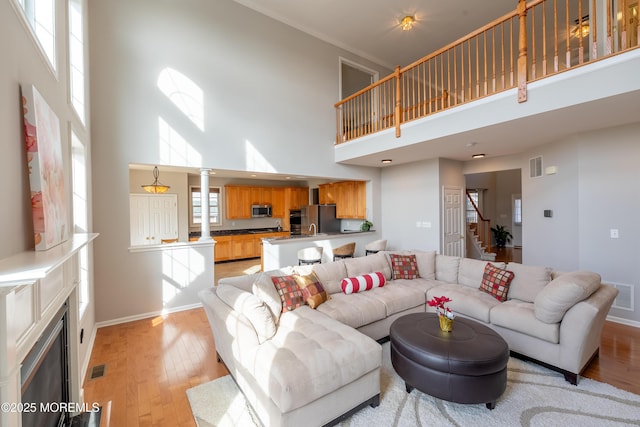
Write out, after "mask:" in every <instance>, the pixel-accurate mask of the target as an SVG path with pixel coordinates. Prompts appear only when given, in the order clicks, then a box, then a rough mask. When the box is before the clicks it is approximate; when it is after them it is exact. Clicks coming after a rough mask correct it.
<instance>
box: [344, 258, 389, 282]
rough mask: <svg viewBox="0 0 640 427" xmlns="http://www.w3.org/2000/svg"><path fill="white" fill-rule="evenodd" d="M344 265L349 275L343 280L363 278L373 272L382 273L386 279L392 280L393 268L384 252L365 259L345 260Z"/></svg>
mask: <svg viewBox="0 0 640 427" xmlns="http://www.w3.org/2000/svg"><path fill="white" fill-rule="evenodd" d="M344 263H345V267H346V269H347V274H345V275H344V276H342V278H345V277H354V276H361V275H363V274H367V273H371V272H372V271H380V272H382V274H384V277H385V279H387V280H391V267H390V264H389V262H388V261H387V258H386V257H385V254H384V253H382V252H378V253H377V254H373V255H368V256H363V257H357V258H348V259H345V260H344Z"/></svg>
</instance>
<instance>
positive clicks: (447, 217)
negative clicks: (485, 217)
mask: <svg viewBox="0 0 640 427" xmlns="http://www.w3.org/2000/svg"><path fill="white" fill-rule="evenodd" d="M442 202H443V203H442V254H443V255H451V256H459V257H462V256H464V254H465V246H464V224H463V220H464V218H463V215H462V214H463V210H464V204H463V203H462V202H463V198H462V188H459V187H444V188H443V191H442Z"/></svg>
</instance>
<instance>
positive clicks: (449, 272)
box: [436, 254, 480, 288]
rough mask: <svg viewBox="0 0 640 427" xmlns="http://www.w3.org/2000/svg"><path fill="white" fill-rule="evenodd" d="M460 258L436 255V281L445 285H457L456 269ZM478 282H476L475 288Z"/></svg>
mask: <svg viewBox="0 0 640 427" xmlns="http://www.w3.org/2000/svg"><path fill="white" fill-rule="evenodd" d="M459 267H460V257H457V256H449V255H440V254H437V255H436V280H440V281H441V282H447V283H458V268H459ZM479 283H480V281H478V282H476V286H475V287H476V288H477V287H478V284H479Z"/></svg>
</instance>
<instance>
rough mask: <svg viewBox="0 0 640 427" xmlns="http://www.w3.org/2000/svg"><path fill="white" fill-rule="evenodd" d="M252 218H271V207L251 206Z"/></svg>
mask: <svg viewBox="0 0 640 427" xmlns="http://www.w3.org/2000/svg"><path fill="white" fill-rule="evenodd" d="M251 217H252V218H264V217H271V205H251Z"/></svg>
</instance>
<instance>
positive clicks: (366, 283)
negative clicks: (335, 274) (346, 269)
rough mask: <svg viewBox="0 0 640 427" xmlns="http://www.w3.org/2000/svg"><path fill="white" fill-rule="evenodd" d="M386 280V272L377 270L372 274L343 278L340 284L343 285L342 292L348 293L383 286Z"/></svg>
mask: <svg viewBox="0 0 640 427" xmlns="http://www.w3.org/2000/svg"><path fill="white" fill-rule="evenodd" d="M385 282H386V280H385V278H384V274H382V273H381V272H379V271H377V272H375V273H371V274H363V275H362V276H356V277H347V278H346V279H342V282H341V283H340V286H341V287H342V292H344V293H345V294H347V295H348V294H355V293H357V292H364V291H368V290H371V289H373V288H381V287H383V286H384V284H385Z"/></svg>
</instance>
